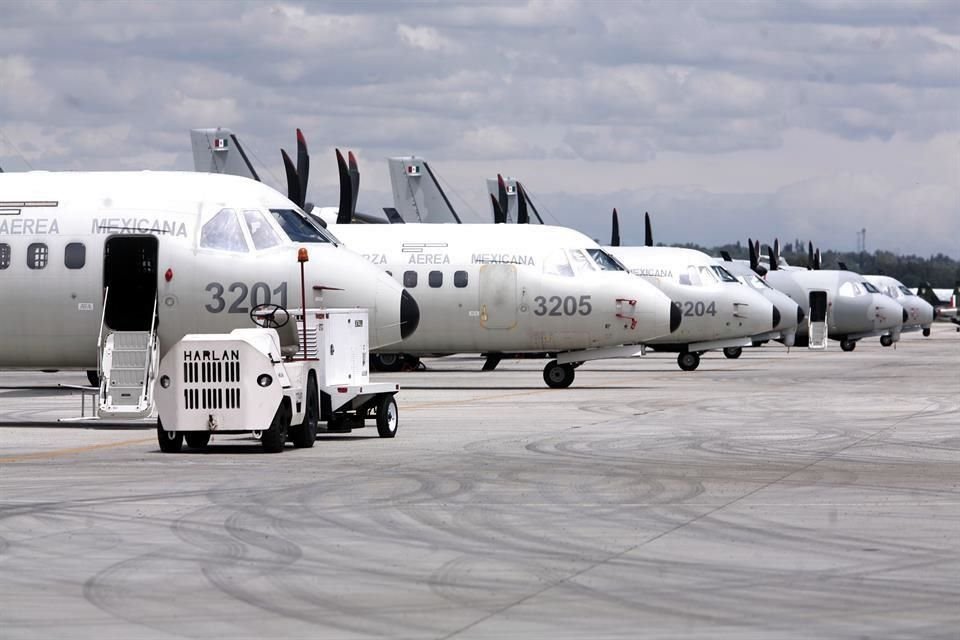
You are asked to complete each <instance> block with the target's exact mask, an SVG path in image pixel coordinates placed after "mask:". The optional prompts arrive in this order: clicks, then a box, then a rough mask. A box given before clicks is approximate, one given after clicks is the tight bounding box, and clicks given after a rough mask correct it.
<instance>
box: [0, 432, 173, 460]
mask: <svg viewBox="0 0 960 640" xmlns="http://www.w3.org/2000/svg"><path fill="white" fill-rule="evenodd" d="M155 441H156V438H153V437H151V438H137V439H136V440H123V441H122V442H107V443H105V444H91V445H87V446H85V447H70V448H69V449H54V450H53V451H40V452H38V453H23V454H19V455H13V456H0V464H4V463H6V462H27V461H29V460H49V459H51V458H59V457H61V456H68V455H70V454H73V453H86V452H88V451H97V450H99V449H114V448H116V447H125V446H127V445H130V444H143V443H145V442H155Z"/></svg>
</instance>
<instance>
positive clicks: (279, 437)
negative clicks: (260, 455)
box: [260, 402, 291, 453]
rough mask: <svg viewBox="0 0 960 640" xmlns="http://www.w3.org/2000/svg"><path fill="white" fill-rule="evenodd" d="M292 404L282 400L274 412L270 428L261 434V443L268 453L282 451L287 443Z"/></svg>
mask: <svg viewBox="0 0 960 640" xmlns="http://www.w3.org/2000/svg"><path fill="white" fill-rule="evenodd" d="M290 413H291V412H290V405H289V404H288V403H287V402H281V403H280V406H279V407H277V412H276V413H275V414H273V422H271V423H270V428H269V429H267V430H266V431H264V432H263V435H262V436H260V444H261V445H262V446H263V450H264V451H266V452H267V453H280V452H281V451H283V447H284V445H285V444H286V443H287V429H289V428H290Z"/></svg>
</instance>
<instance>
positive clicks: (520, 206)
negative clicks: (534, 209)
mask: <svg viewBox="0 0 960 640" xmlns="http://www.w3.org/2000/svg"><path fill="white" fill-rule="evenodd" d="M517 224H530V214H529V213H528V212H527V193H526V191H524V190H523V185H522V184H520V182H519V181H517Z"/></svg>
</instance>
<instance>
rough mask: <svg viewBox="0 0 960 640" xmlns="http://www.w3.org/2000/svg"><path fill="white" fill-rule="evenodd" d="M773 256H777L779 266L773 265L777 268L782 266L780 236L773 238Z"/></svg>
mask: <svg viewBox="0 0 960 640" xmlns="http://www.w3.org/2000/svg"><path fill="white" fill-rule="evenodd" d="M773 256H774V257H775V258H776V263H777V266H775V267H773V268H774V269H776V268H777V267H779V266H780V238H774V239H773Z"/></svg>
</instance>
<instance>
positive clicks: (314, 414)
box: [290, 372, 320, 449]
mask: <svg viewBox="0 0 960 640" xmlns="http://www.w3.org/2000/svg"><path fill="white" fill-rule="evenodd" d="M319 425H320V393H319V392H318V391H317V378H316V376H314V375H313V372H310V376H309V377H308V378H307V406H306V411H305V412H304V414H303V422H302V423H301V424H299V425H297V426H296V427H293V428H291V429H290V439H291V440H293V446H295V447H297V448H298V449H309V448H310V447H312V446H313V443H314V442H316V441H317V427H318V426H319Z"/></svg>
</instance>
